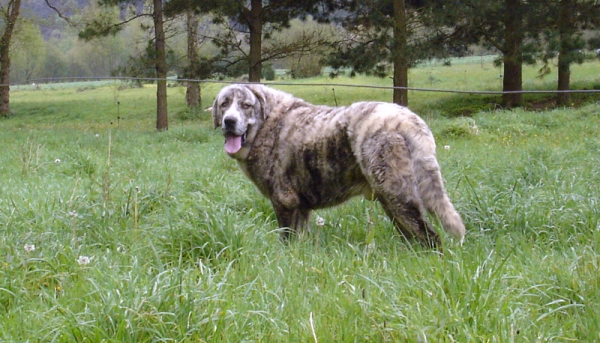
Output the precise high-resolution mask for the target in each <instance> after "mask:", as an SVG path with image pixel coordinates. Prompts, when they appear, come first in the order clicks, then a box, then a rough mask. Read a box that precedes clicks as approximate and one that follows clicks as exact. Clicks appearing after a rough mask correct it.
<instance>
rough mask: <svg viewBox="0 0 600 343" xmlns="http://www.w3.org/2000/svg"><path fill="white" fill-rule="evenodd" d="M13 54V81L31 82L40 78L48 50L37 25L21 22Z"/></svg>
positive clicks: (15, 37)
mask: <svg viewBox="0 0 600 343" xmlns="http://www.w3.org/2000/svg"><path fill="white" fill-rule="evenodd" d="M10 54H11V71H10V72H11V81H13V82H17V83H23V82H27V83H29V82H31V79H32V78H36V77H39V73H40V72H41V69H42V66H43V65H44V62H45V57H46V49H45V45H44V39H43V38H42V34H41V32H40V29H39V27H38V25H37V24H36V23H33V22H32V21H30V20H19V23H18V24H17V29H16V31H15V33H14V35H13V42H12V47H11V50H10Z"/></svg>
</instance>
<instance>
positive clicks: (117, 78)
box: [0, 76, 600, 95]
mask: <svg viewBox="0 0 600 343" xmlns="http://www.w3.org/2000/svg"><path fill="white" fill-rule="evenodd" d="M159 80H166V81H167V82H178V83H185V82H195V83H200V84H211V83H212V84H256V83H258V84H263V85H268V86H269V85H270V86H303V87H347V88H367V89H384V90H393V89H406V90H408V91H415V92H435V93H456V94H474V95H476V94H481V95H502V94H518V93H521V94H558V93H573V94H574V93H600V89H572V90H551V89H548V90H519V91H481V90H456V89H440V88H422V87H397V86H378V85H361V84H347V83H294V82H278V81H267V82H247V81H225V80H210V79H208V80H199V79H182V78H167V79H160V78H153V77H128V76H100V77H61V78H39V79H34V80H31V83H15V84H11V85H10V86H33V87H39V86H40V84H48V83H66V82H90V81H129V82H156V81H159ZM0 86H6V85H5V84H4V85H0Z"/></svg>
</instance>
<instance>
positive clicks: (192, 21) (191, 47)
mask: <svg viewBox="0 0 600 343" xmlns="http://www.w3.org/2000/svg"><path fill="white" fill-rule="evenodd" d="M185 15H186V32H187V60H188V66H187V68H188V70H187V72H186V74H185V75H184V76H185V77H186V78H194V77H195V76H196V75H197V71H198V68H199V67H200V59H199V57H198V25H199V20H198V15H197V14H196V13H194V11H193V10H192V9H191V8H188V10H187V11H186V13H185ZM200 100H201V98H200V85H199V84H198V83H197V82H193V81H188V82H187V87H186V92H185V102H186V104H187V105H188V107H192V108H194V107H198V106H200Z"/></svg>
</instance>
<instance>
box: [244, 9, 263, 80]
mask: <svg viewBox="0 0 600 343" xmlns="http://www.w3.org/2000/svg"><path fill="white" fill-rule="evenodd" d="M250 6H251V8H250V20H249V25H248V26H249V28H250V54H249V56H248V64H249V70H248V81H250V82H260V74H261V72H262V61H261V49H262V25H263V22H262V0H251V1H250Z"/></svg>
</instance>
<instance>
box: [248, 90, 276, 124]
mask: <svg viewBox="0 0 600 343" xmlns="http://www.w3.org/2000/svg"><path fill="white" fill-rule="evenodd" d="M246 87H248V89H249V90H250V91H251V92H252V94H254V96H255V97H256V99H258V103H259V104H260V111H261V112H262V113H261V114H262V119H263V120H265V119H267V116H268V115H269V112H271V106H270V102H269V99H268V98H267V92H265V91H264V87H265V86H263V85H247V86H246Z"/></svg>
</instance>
